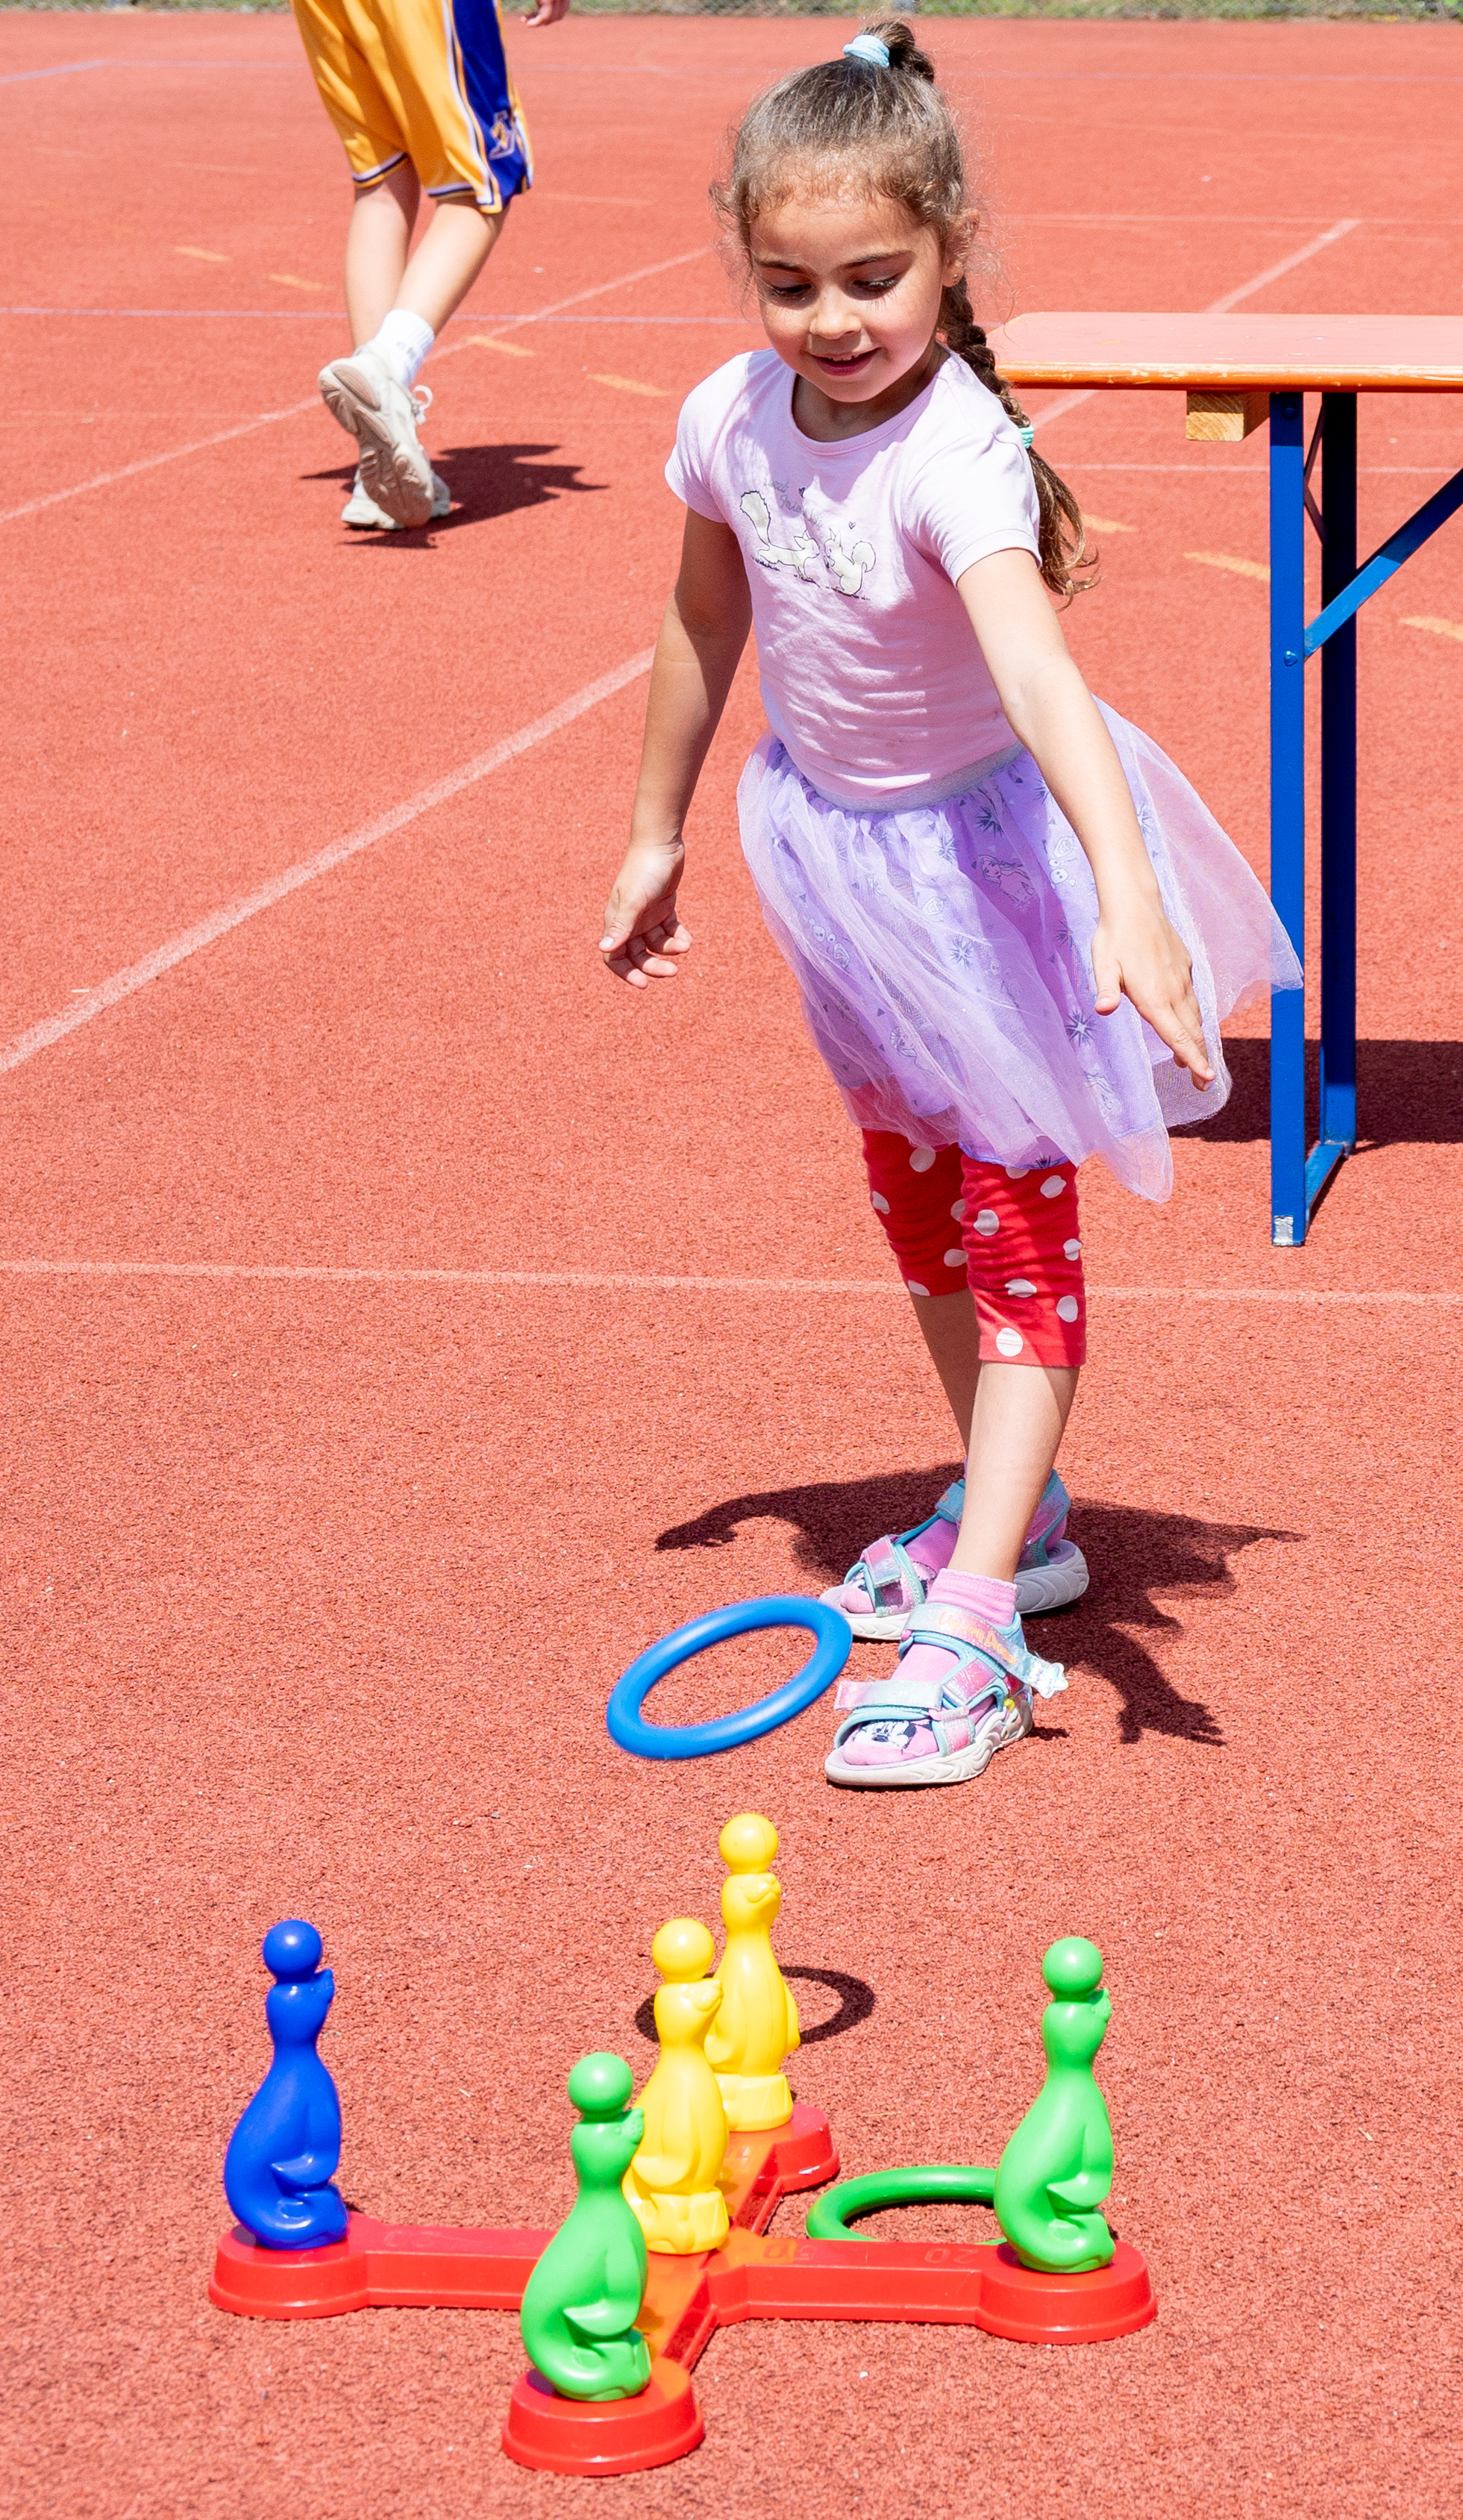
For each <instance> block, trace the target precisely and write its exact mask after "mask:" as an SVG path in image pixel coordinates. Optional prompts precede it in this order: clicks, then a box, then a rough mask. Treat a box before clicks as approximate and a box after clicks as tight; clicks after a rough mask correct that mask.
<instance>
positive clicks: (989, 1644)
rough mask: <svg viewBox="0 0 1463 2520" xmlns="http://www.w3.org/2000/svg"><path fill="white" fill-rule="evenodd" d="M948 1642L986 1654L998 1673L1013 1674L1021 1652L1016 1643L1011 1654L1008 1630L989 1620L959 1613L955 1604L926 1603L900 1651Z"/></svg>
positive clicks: (975, 1615)
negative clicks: (995, 1625) (997, 1669)
mask: <svg viewBox="0 0 1463 2520" xmlns="http://www.w3.org/2000/svg"><path fill="white" fill-rule="evenodd" d="M1018 1635H1019V1632H1018ZM952 1641H954V1642H955V1643H959V1644H962V1645H973V1646H974V1647H975V1650H976V1652H977V1653H982V1654H989V1655H990V1657H991V1660H992V1661H993V1662H994V1663H998V1664H999V1666H1000V1668H1001V1670H1002V1671H1014V1670H1015V1669H1016V1668H1017V1661H1018V1659H1019V1656H1020V1654H1021V1652H1022V1650H1023V1649H1022V1647H1021V1645H1020V1643H1019V1642H1018V1643H1017V1644H1016V1648H1015V1653H1014V1654H1013V1652H1012V1641H1011V1636H1010V1632H1009V1631H1008V1630H1002V1629H1000V1628H995V1627H993V1626H992V1624H991V1622H990V1620H989V1619H983V1618H980V1617H979V1616H978V1615H977V1613H976V1612H975V1611H974V1610H962V1609H961V1608H960V1607H959V1604H958V1603H957V1602H955V1601H926V1602H925V1605H924V1607H923V1609H922V1610H921V1611H920V1612H919V1617H918V1624H917V1626H915V1625H911V1626H909V1628H907V1629H906V1631H905V1637H904V1643H903V1647H902V1650H903V1651H904V1652H905V1653H908V1652H909V1647H910V1645H913V1644H929V1645H948V1644H950V1643H951V1642H952Z"/></svg>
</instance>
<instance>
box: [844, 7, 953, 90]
mask: <svg viewBox="0 0 1463 2520" xmlns="http://www.w3.org/2000/svg"><path fill="white" fill-rule="evenodd" d="M860 32H861V33H863V34H865V35H876V36H877V38H878V40H879V42H880V43H881V44H882V45H883V46H884V48H885V50H886V51H887V53H888V55H889V67H890V68H891V69H892V70H903V71H905V73H906V74H907V76H908V77H909V78H920V79H928V80H929V82H930V85H931V86H932V87H933V86H934V83H935V65H934V63H933V62H932V61H931V60H930V57H929V55H928V53H922V52H921V51H920V49H919V46H918V44H917V43H916V42H915V40H914V29H913V27H912V26H907V25H906V24H905V22H904V20H903V18H880V19H877V20H876V21H875V22H874V23H873V24H872V25H871V26H864V27H862V28H861V29H860Z"/></svg>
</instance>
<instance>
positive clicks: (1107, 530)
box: [1082, 508, 1137, 534]
mask: <svg viewBox="0 0 1463 2520" xmlns="http://www.w3.org/2000/svg"><path fill="white" fill-rule="evenodd" d="M1082 520H1083V523H1084V524H1085V525H1090V526H1091V528H1092V531H1093V533H1094V534H1135V533H1136V532H1137V527H1136V525H1120V524H1119V522H1118V520H1117V518H1116V517H1089V516H1088V515H1087V512H1086V508H1084V510H1083V512H1082Z"/></svg>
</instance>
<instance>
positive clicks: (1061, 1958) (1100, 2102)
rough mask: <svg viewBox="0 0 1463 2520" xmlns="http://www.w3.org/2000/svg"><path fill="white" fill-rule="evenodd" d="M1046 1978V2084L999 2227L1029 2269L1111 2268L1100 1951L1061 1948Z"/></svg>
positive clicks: (1010, 2153) (1005, 2190) (1010, 2173)
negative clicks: (1095, 2064) (1101, 2085)
mask: <svg viewBox="0 0 1463 2520" xmlns="http://www.w3.org/2000/svg"><path fill="white" fill-rule="evenodd" d="M1042 1976H1043V1977H1044V1979H1045V1980H1046V1983H1047V1985H1048V1986H1049V1987H1050V1989H1051V1992H1052V1994H1053V1996H1054V1997H1055V1998H1056V2001H1055V2003H1048V2004H1047V2006H1046V2009H1045V2011H1044V2012H1043V2013H1042V2047H1043V2048H1045V2050H1046V2080H1045V2082H1044V2083H1043V2084H1042V2089H1041V2091H1040V2093H1038V2095H1037V2097H1036V2099H1035V2100H1034V2101H1033V2103H1032V2105H1031V2107H1030V2108H1029V2109H1028V2110H1027V2113H1026V2115H1025V2117H1024V2118H1023V2119H1022V2121H1021V2124H1020V2125H1019V2126H1018V2128H1017V2129H1016V2132H1015V2134H1014V2135H1013V2136H1012V2138H1011V2140H1010V2142H1009V2143H1008V2144H1007V2145H1006V2148H1005V2150H1004V2152H1003V2153H1002V2154H1001V2156H1000V2163H999V2167H998V2168H997V2173H996V2219H997V2222H998V2223H999V2225H1000V2228H1001V2229H1002V2231H1003V2232H1004V2233H1005V2236H1006V2238H1007V2239H1008V2240H1009V2241H1010V2244H1011V2246H1012V2248H1013V2249H1014V2250H1015V2252H1016V2255H1017V2257H1018V2258H1019V2259H1020V2260H1021V2263H1022V2265H1023V2266H1027V2267H1037V2268H1039V2269H1042V2271H1044V2272H1045V2273H1051V2274H1078V2273H1082V2272H1083V2271H1084V2270H1086V2269H1088V2268H1092V2267H1105V2266H1106V2265H1107V2264H1108V2261H1109V2260H1110V2258H1111V2257H1112V2254H1113V2250H1114V2247H1115V2246H1116V2243H1115V2241H1114V2239H1113V2235H1112V2233H1111V2231H1110V2230H1109V2229H1108V2228H1107V2225H1106V2223H1105V2222H1104V2220H1103V2217H1102V2213H1101V2211H1100V2209H1101V2206H1102V2204H1103V2202H1104V2200H1105V2198H1106V2196H1107V2193H1108V2190H1109V2188H1110V2187H1111V2186H1112V2183H1113V2131H1112V2127H1111V2125H1110V2123H1109V2120H1108V2114H1107V2102H1106V2100H1105V2099H1104V2098H1103V2096H1102V2093H1100V2092H1099V2090H1098V2089H1097V2085H1096V2083H1095V2082H1094V2081H1093V2079H1092V2059H1093V2057H1094V2056H1095V2055H1096V2053H1097V2050H1098V2048H1100V2047H1101V2045H1102V2041H1103V2037H1104V2034H1105V2033H1106V2030H1107V2025H1108V2018H1109V2015H1110V2014H1111V2011H1112V1999H1111V1998H1110V1996H1109V1995H1108V1992H1107V1989H1106V1988H1105V1987H1104V1985H1103V1983H1102V1954H1101V1953H1100V1952H1099V1950H1098V1949H1097V1946H1096V1944H1095V1943H1089V1942H1086V1941H1085V1940H1084V1938H1083V1936H1082V1935H1080V1934H1069V1935H1068V1936H1067V1937H1066V1938H1065V1940H1064V1941H1062V1942H1059V1943H1053V1944H1052V1946H1051V1949H1050V1950H1049V1952H1048V1953H1047V1955H1046V1957H1045V1958H1044V1960H1043V1961H1042Z"/></svg>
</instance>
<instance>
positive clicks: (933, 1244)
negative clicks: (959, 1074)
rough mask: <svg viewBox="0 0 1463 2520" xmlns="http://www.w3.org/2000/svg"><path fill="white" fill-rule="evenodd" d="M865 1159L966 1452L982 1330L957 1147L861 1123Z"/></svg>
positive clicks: (871, 1190) (872, 1193) (874, 1199)
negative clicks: (963, 1229)
mask: <svg viewBox="0 0 1463 2520" xmlns="http://www.w3.org/2000/svg"><path fill="white" fill-rule="evenodd" d="M864 1164H865V1166H866V1168H867V1172H868V1194H869V1200H870V1203H871V1205H872V1207H873V1209H874V1212H875V1214H876V1215H877V1217H878V1219H879V1222H880V1224H881V1225H882V1226H883V1229H884V1232H885V1234H886V1235H887V1236H888V1238H889V1244H890V1248H891V1249H892V1251H893V1253H894V1256H895V1259H896V1260H897V1261H898V1263H899V1270H900V1275H901V1277H902V1278H903V1279H904V1282H905V1284H906V1286H907V1287H908V1288H909V1300H910V1302H911V1303H912V1305H913V1307H914V1318H915V1320H916V1321H917V1323H918V1324H919V1328H920V1335H921V1336H922V1338H923V1340H924V1343H925V1346H926V1347H927V1348H928V1350H929V1354H930V1362H931V1364H932V1365H933V1366H934V1369H935V1372H936V1373H938V1375H939V1376H940V1381H941V1384H942V1386H943V1388H944V1392H945V1396H946V1399H947V1400H948V1401H949V1402H950V1406H951V1411H952V1413H953V1418H954V1421H955V1425H956V1427H957V1428H958V1430H959V1437H960V1450H961V1452H962V1453H963V1451H964V1449H965V1446H966V1443H967V1441H968V1440H969V1435H970V1417H971V1412H972V1410H973V1409H974V1407H975V1385H976V1377H977V1375H978V1374H979V1373H980V1363H979V1357H980V1333H979V1330H978V1328H977V1326H976V1319H975V1306H974V1304H973V1303H972V1301H971V1298H970V1289H969V1285H968V1283H967V1281H966V1264H965V1253H964V1249H963V1246H962V1244H961V1241H960V1220H961V1218H962V1216H963V1215H964V1212H965V1211H964V1198H965V1193H964V1183H963V1180H962V1177H961V1159H960V1149H959V1148H958V1147H934V1148H931V1147H911V1146H910V1144H909V1139H908V1138H906V1137H903V1136H902V1135H901V1134H900V1132H899V1131H898V1130H897V1129H865V1130H864Z"/></svg>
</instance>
